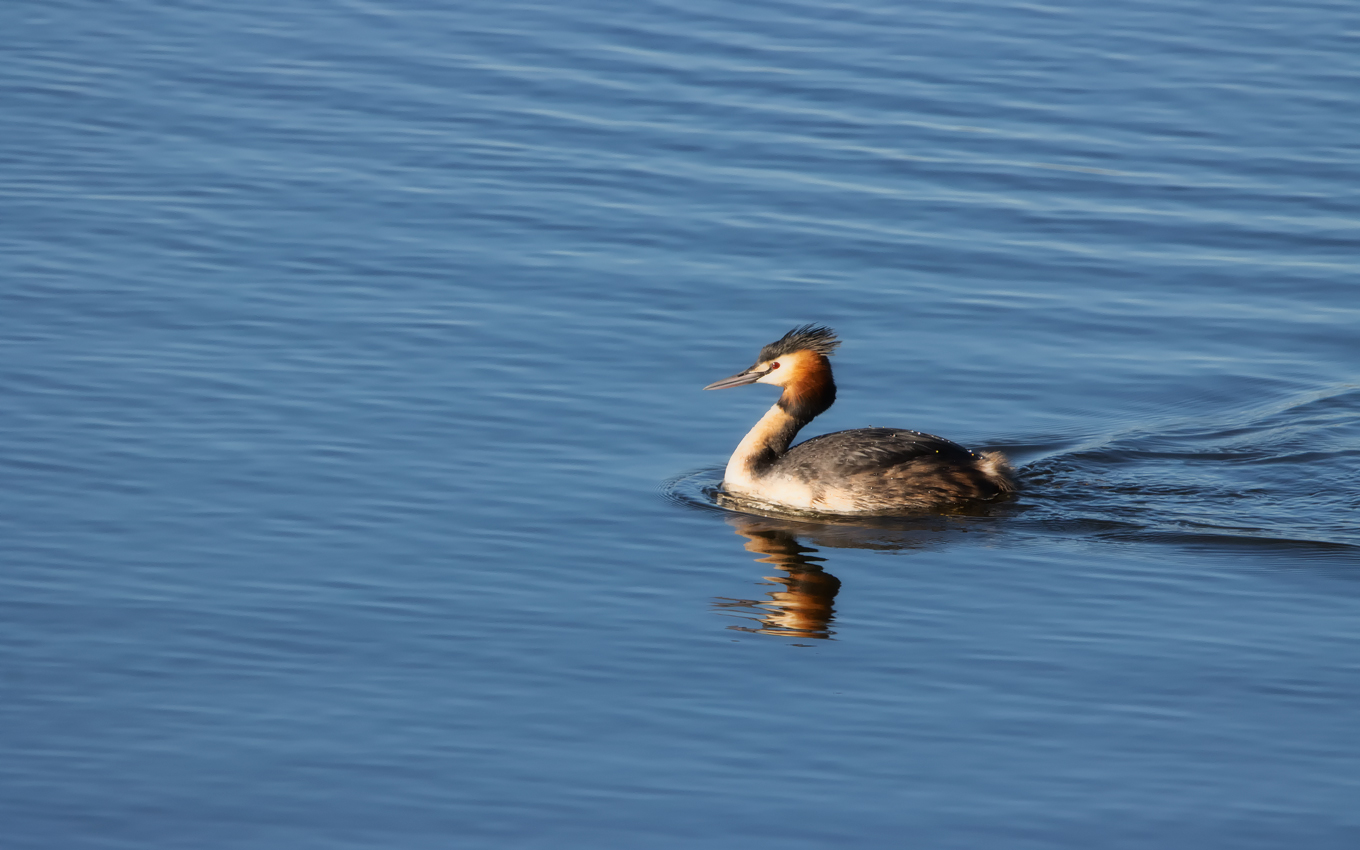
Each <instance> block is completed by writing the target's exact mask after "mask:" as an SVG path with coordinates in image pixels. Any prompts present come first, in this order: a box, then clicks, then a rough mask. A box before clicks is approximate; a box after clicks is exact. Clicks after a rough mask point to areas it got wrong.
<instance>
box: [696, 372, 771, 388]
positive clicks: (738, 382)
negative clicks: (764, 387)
mask: <svg viewBox="0 0 1360 850" xmlns="http://www.w3.org/2000/svg"><path fill="white" fill-rule="evenodd" d="M768 374H770V371H769V370H768V369H757V368H755V367H754V366H752V367H751V368H750V369H747V370H746V371H745V372H738V373H737V374H735V375H733V376H732V377H730V378H723V379H722V380H721V381H714V382H713V383H711V384H709V385H708V386H706V387H704V389H706V390H725V389H728V388H729V387H740V386H742V385H743V384H754V383H755V382H756V381H759V380H760V379H761V378H763V377H765V376H766V375H768Z"/></svg>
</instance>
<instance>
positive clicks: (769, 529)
mask: <svg viewBox="0 0 1360 850" xmlns="http://www.w3.org/2000/svg"><path fill="white" fill-rule="evenodd" d="M710 495H712V496H713V498H714V501H715V502H717V503H718V504H719V505H722V506H723V507H726V508H728V511H729V512H728V513H726V516H725V517H724V518H725V520H726V522H727V523H728V525H731V526H732V527H733V528H734V529H736V532H737V534H739V535H740V536H742V537H744V538H746V546H745V548H746V551H748V552H754V553H756V554H757V555H761V556H763V557H759V558H756V563H759V564H773V565H774V566H775V568H776V569H778V570H779V571H780V572H781V573H782V575H774V576H765V580H766V581H767V582H769V583H770V584H769V586H770V587H772V588H775V589H773V590H769V591H766V592H765V595H766V596H767V597H768V598H767V599H729V598H727V597H717V600H718V601H717V602H715V603H714V607H715V608H717V609H718V610H719V611H720V612H721V613H724V614H728V615H731V616H736V617H740V618H742V619H743V620H745V621H746V623H747V624H742V625H732V626H729V627H728V628H731V629H734V630H737V631H743V632H753V633H757V634H765V635H780V636H782V637H800V638H815V639H822V640H824V639H827V638H830V637H831V636H832V635H834V634H835V632H834V631H832V630H831V625H832V623H833V622H834V620H835V601H836V594H837V593H838V592H839V591H840V589H841V581H840V579H838V578H836V577H835V576H834V575H832V574H831V573H829V572H827V571H826V570H825V569H824V568H823V566H822V565H823V564H825V563H826V559H825V558H820V557H817V553H818V551H819V550H818V549H814V548H813V547H811V546H807V545H804V544H803V543H802V542H801V541H810V542H812V543H816V544H817V545H818V546H821V547H823V548H828V549H876V550H880V551H901V550H907V549H921V548H926V547H931V546H936V545H940V544H942V543H945V542H946V541H948V540H950V539H955V538H956V535H961V534H968V533H969V532H970V530H971V531H974V532H977V531H983V532H984V533H985V529H986V528H987V526H986V524H985V523H984V524H977V522H976V520H978V519H983V518H985V517H988V516H992V515H993V513H994V512H995V511H983V510H977V509H970V510H967V511H963V510H954V511H951V512H949V513H947V514H946V513H943V512H936V513H933V514H923V515H918V516H914V517H865V518H856V519H854V520H853V521H852V520H850V519H848V518H838V517H827V516H819V517H815V518H813V517H789V516H781V515H778V514H769V513H766V514H756V513H750V512H749V511H752V510H759V509H760V506H758V505H754V504H752V503H739V502H736V501H735V500H732V499H731V498H730V497H727V496H725V494H722V493H720V492H718V493H713V494H710ZM737 510H742V511H743V512H741V513H738V512H736V511H737Z"/></svg>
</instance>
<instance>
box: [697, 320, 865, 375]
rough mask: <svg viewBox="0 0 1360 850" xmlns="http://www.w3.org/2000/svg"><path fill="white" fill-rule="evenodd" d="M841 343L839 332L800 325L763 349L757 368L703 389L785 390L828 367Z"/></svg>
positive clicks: (822, 327)
mask: <svg viewBox="0 0 1360 850" xmlns="http://www.w3.org/2000/svg"><path fill="white" fill-rule="evenodd" d="M840 344H841V343H840V340H838V339H836V332H835V331H833V330H831V328H828V327H824V326H822V325H800V326H799V327H796V328H794V329H793V330H791V331H789V332H788V333H786V334H784V335H783V336H782V337H780V338H779V339H777V340H775V341H774V342H772V343H770V344H769V345H767V346H765V347H764V348H762V349H761V350H760V357H759V358H757V359H756V363H755V365H754V366H752V367H751V368H749V369H746V370H745V371H742V372H738V373H737V374H735V375H732V376H731V377H728V378H723V379H722V380H721V381H714V382H713V383H711V384H709V385H708V386H706V387H704V389H706V390H725V389H728V388H729V387H740V386H743V385H745V384H773V385H774V386H776V387H786V386H788V385H790V384H791V383H793V382H794V381H796V380H798V379H799V378H800V377H802V376H805V375H807V374H808V373H809V372H815V371H821V370H822V369H823V368H829V367H827V366H826V358H827V356H828V355H830V354H834V353H835V351H836V346H838V345H840ZM828 375H829V373H828Z"/></svg>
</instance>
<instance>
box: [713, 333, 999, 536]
mask: <svg viewBox="0 0 1360 850" xmlns="http://www.w3.org/2000/svg"><path fill="white" fill-rule="evenodd" d="M839 345H840V340H838V339H837V338H836V333H835V332H834V331H833V330H831V329H830V328H828V327H825V326H822V325H814V324H808V325H801V326H799V327H796V328H794V329H793V330H791V331H789V332H788V333H786V334H784V336H783V337H781V338H780V339H778V340H776V341H775V342H772V343H770V344H769V345H767V346H765V347H764V348H763V349H761V351H760V356H759V358H758V359H757V360H756V363H755V365H754V366H752V367H751V368H749V369H746V370H745V371H742V372H738V373H737V374H735V375H732V376H731V377H728V378H723V379H722V380H721V381H715V382H713V383H711V384H709V385H708V386H706V387H704V389H706V390H722V389H727V388H729V387H739V386H743V385H745V384H773V385H774V386H777V387H781V388H782V389H783V390H784V391H783V393H782V394H780V396H779V400H778V401H777V402H775V404H774V406H773V407H771V408H770V409H769V411H768V412H766V414H765V415H764V416H762V417H761V418H760V421H759V422H757V423H756V424H755V427H754V428H752V429H751V430H750V432H749V433H747V435H746V436H745V438H743V439H742V441H741V443H740V444H739V445H738V446H737V450H736V451H735V452H733V453H732V458H731V460H729V461H728V462H727V470H726V472H725V473H724V475H723V489H724V490H726V491H727V492H728V493H730V494H732V495H733V496H736V497H738V498H741V499H748V500H751V501H755V502H760V503H764V504H767V505H771V506H774V507H777V508H785V509H792V510H795V511H812V512H816V513H828V514H871V513H872V514H884V513H905V512H912V511H921V510H928V509H931V508H939V507H945V506H948V505H952V504H958V503H961V502H975V501H985V500H988V499H996V498H999V497H1002V496H1005V495H1007V494H1009V493H1012V492H1014V491H1015V483H1014V481H1013V480H1012V479H1011V468H1010V464H1009V463H1008V462H1007V460H1006V458H1005V456H1004V455H1002V454H1001V453H1000V452H982V453H977V452H972V451H969V450H968V449H965V448H964V447H963V446H960V445H958V444H957V443H953V442H950V441H949V440H946V439H944V438H942V437H936V436H933V435H931V434H923V433H921V432H920V431H908V430H905V429H899V428H857V429H855V430H853V431H837V432H836V433H833V434H823V435H822V436H820V437H813V438H812V439H810V440H806V441H804V442H802V443H799V444H798V445H796V446H793V447H792V448H790V444H791V443H792V442H793V438H794V437H795V436H797V434H798V432H799V431H800V430H802V428H803V426H805V425H807V424H808V423H809V422H811V421H812V420H813V419H815V418H816V417H817V416H819V415H821V414H822V413H824V412H826V410H827V408H829V407H831V405H832V404H833V403H834V402H835V401H836V382H835V381H834V380H833V378H832V376H831V361H830V360H828V359H827V358H828V357H829V356H830V355H832V354H834V353H835V351H836V347H837V346H839Z"/></svg>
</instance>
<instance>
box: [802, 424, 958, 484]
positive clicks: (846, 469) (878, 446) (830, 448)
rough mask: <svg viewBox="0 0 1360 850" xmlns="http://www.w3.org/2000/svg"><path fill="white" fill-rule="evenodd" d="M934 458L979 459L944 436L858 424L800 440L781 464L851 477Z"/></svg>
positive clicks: (812, 473) (810, 473)
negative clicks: (803, 440) (849, 429)
mask: <svg viewBox="0 0 1360 850" xmlns="http://www.w3.org/2000/svg"><path fill="white" fill-rule="evenodd" d="M926 459H932V460H937V461H939V462H941V463H943V464H945V465H949V466H955V465H958V466H962V465H969V466H971V465H972V464H974V463H976V462H977V455H975V454H973V453H972V452H970V451H968V450H967V449H965V448H964V447H963V446H960V445H959V444H958V443H954V442H951V441H949V440H946V439H944V438H943V437H936V436H934V435H933V434H922V433H921V432H920V431H908V430H905V429H903V428H856V429H855V430H853V431H836V432H835V433H832V434H823V435H822V436H820V437H813V438H812V439H811V440H807V441H805V442H802V443H799V444H798V445H796V446H794V447H793V448H791V449H789V450H788V452H786V453H785V455H784V457H783V458H781V460H780V466H781V467H784V468H785V469H788V470H789V471H790V472H792V473H794V474H802V475H806V476H807V477H809V478H816V479H825V478H831V479H832V480H835V479H836V478H847V477H850V476H853V475H859V474H862V473H865V472H881V471H884V470H888V469H891V468H893V467H896V466H903V465H905V464H909V463H912V462H913V461H919V460H926Z"/></svg>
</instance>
